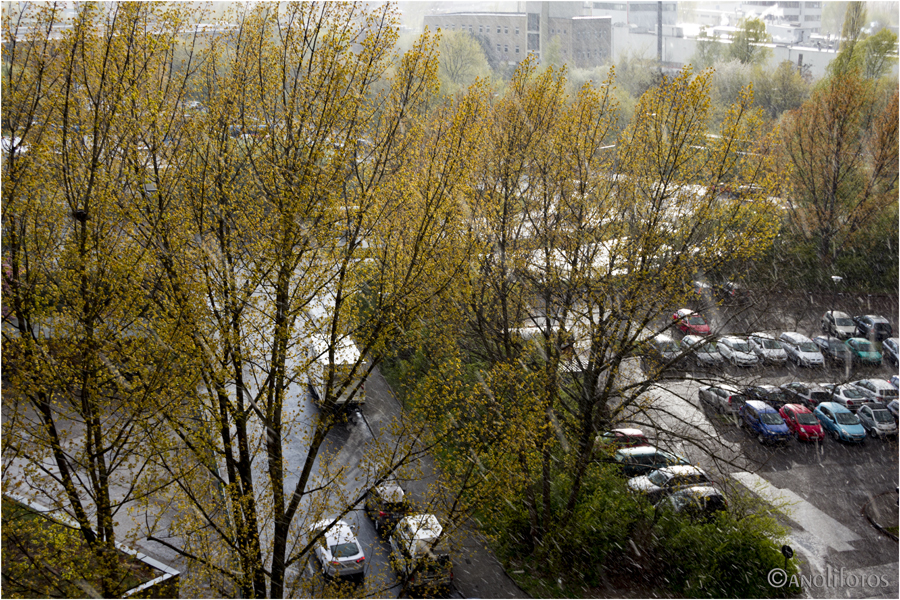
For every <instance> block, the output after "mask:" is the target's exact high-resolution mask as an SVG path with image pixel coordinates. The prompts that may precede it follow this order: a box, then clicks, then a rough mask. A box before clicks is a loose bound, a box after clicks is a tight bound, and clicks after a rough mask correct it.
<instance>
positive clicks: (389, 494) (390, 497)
mask: <svg viewBox="0 0 900 600" xmlns="http://www.w3.org/2000/svg"><path fill="white" fill-rule="evenodd" d="M375 489H376V490H377V491H378V494H379V495H380V496H381V497H382V498H384V500H385V502H403V497H404V495H405V494H404V492H403V488H401V487H400V484H398V483H397V482H396V481H385V482H384V483H382V484H381V485H379V486H378V487H376V488H375Z"/></svg>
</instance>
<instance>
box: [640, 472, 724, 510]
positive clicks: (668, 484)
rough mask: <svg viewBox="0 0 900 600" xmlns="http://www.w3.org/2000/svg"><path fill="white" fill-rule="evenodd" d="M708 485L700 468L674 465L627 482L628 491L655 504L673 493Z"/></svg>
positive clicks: (706, 476)
mask: <svg viewBox="0 0 900 600" xmlns="http://www.w3.org/2000/svg"><path fill="white" fill-rule="evenodd" d="M710 484H712V481H711V480H710V478H709V476H708V475H707V474H706V472H705V471H704V470H703V469H701V468H700V467H694V466H688V465H675V466H673V467H664V468H662V469H657V470H655V471H653V472H652V473H650V474H649V475H641V476H640V477H632V478H631V479H629V480H628V489H630V490H632V491H634V492H638V493H640V494H643V495H645V496H647V497H648V498H649V499H650V501H651V502H653V503H656V502H658V501H659V500H661V499H662V498H663V497H665V496H668V495H669V494H671V493H672V492H674V491H677V490H681V489H684V488H687V487H692V486H695V485H710Z"/></svg>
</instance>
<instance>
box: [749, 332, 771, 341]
mask: <svg viewBox="0 0 900 600" xmlns="http://www.w3.org/2000/svg"><path fill="white" fill-rule="evenodd" d="M750 337H757V338H760V339H765V340H774V339H775V336H774V335H772V334H771V333H766V332H765V331H755V332H753V333H751V334H750Z"/></svg>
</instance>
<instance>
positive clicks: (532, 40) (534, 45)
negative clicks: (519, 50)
mask: <svg viewBox="0 0 900 600" xmlns="http://www.w3.org/2000/svg"><path fill="white" fill-rule="evenodd" d="M528 49H529V50H535V51H537V50H540V49H541V34H539V33H529V34H528Z"/></svg>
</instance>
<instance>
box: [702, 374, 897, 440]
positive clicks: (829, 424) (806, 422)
mask: <svg viewBox="0 0 900 600" xmlns="http://www.w3.org/2000/svg"><path fill="white" fill-rule="evenodd" d="M898 380H900V378H898V377H897V376H894V377H893V378H892V381H890V382H889V381H885V380H883V379H860V380H858V381H853V382H850V383H844V384H828V383H826V384H821V385H820V384H815V383H807V382H800V381H792V382H790V383H785V384H783V385H781V386H780V387H776V386H772V385H756V386H749V387H746V388H744V389H743V390H738V389H737V388H735V387H733V386H730V385H727V384H723V385H709V386H703V387H701V388H700V391H699V398H700V402H701V403H703V404H706V405H708V406H710V407H712V408H713V409H714V410H716V411H718V412H721V413H726V414H732V415H736V416H737V418H738V424H739V425H741V426H745V427H747V428H748V429H749V430H750V431H751V432H753V433H754V434H755V435H756V436H757V438H758V439H759V441H760V442H762V443H770V442H786V441H789V440H790V439H798V440H805V441H818V440H822V439H824V438H825V435H826V433H828V434H830V435H831V436H832V437H833V438H834V439H841V440H844V441H853V442H860V441H863V440H864V439H865V438H866V436H867V435H870V436H873V437H889V436H896V435H897V411H898V389H897V384H898V383H900V381H898Z"/></svg>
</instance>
